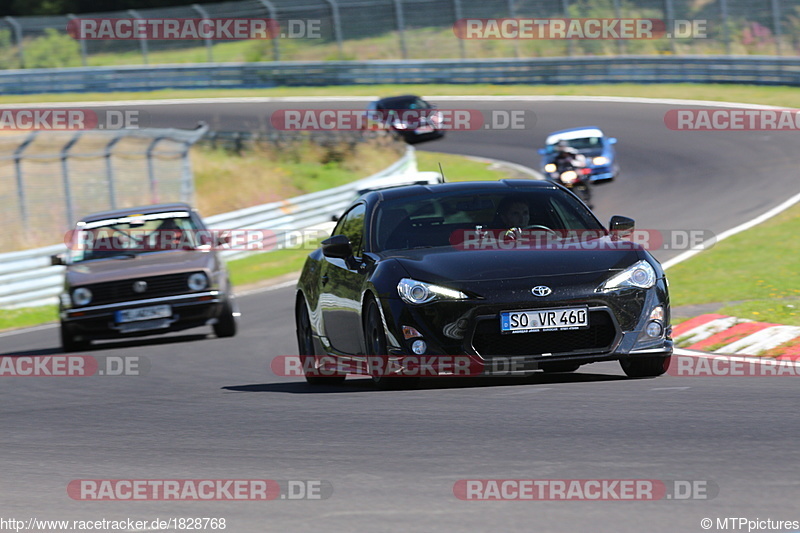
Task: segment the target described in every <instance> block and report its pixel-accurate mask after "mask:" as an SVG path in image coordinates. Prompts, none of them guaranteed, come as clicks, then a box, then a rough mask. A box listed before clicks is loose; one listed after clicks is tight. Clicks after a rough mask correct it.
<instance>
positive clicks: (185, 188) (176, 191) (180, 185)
mask: <svg viewBox="0 0 800 533" xmlns="http://www.w3.org/2000/svg"><path fill="white" fill-rule="evenodd" d="M206 131H207V127H200V128H198V129H197V130H193V131H184V130H175V129H149V130H121V131H117V132H105V131H79V132H71V133H66V132H46V131H32V132H30V133H25V134H3V135H0V227H2V228H3V230H4V231H3V232H2V233H0V249H2V250H5V251H13V250H23V249H27V248H33V247H35V246H41V245H45V244H52V243H53V241H54V237H56V236H58V235H63V234H64V232H65V231H67V230H68V229H70V228H71V227H72V226H73V225H74V223H75V221H76V220H77V218H79V217H80V216H82V215H85V214H88V213H93V212H97V211H103V210H106V209H117V208H123V207H134V206H137V205H146V204H152V203H160V202H172V201H183V202H191V201H192V196H193V179H192V169H191V166H190V164H189V154H188V152H189V148H190V147H191V145H192V144H194V143H195V142H196V141H197V140H198V139H199V138H200V137H201V136H202V135H203V134H204V133H206Z"/></svg>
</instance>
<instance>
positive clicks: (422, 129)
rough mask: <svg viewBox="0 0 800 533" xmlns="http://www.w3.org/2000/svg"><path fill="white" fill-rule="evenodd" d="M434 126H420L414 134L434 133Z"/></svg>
mask: <svg viewBox="0 0 800 533" xmlns="http://www.w3.org/2000/svg"><path fill="white" fill-rule="evenodd" d="M432 132H433V126H420V127H419V128H417V129H415V130H414V133H432Z"/></svg>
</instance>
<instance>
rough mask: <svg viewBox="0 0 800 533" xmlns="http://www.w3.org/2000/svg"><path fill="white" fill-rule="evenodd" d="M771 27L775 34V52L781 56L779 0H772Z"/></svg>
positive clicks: (781, 36)
mask: <svg viewBox="0 0 800 533" xmlns="http://www.w3.org/2000/svg"><path fill="white" fill-rule="evenodd" d="M772 28H773V29H772V33H774V34H775V53H776V54H777V55H779V56H782V55H783V46H782V44H781V39H783V30H782V29H781V2H780V0H772Z"/></svg>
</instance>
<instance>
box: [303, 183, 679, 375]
mask: <svg viewBox="0 0 800 533" xmlns="http://www.w3.org/2000/svg"><path fill="white" fill-rule="evenodd" d="M632 230H633V220H631V219H629V218H625V217H619V216H615V217H612V219H611V224H610V228H609V230H606V229H605V228H604V227H603V226H602V224H601V223H600V222H599V221H598V220H597V218H596V217H595V216H594V215H593V214H592V212H591V211H590V210H589V209H588V208H587V207H586V206H585V205H584V204H583V203H582V202H580V201H579V200H578V198H577V197H576V196H575V195H573V194H572V193H571V192H569V191H568V190H566V189H565V188H563V187H561V186H560V185H556V184H552V183H547V182H542V181H528V180H505V181H499V182H461V183H446V184H440V185H430V186H422V185H414V186H408V187H400V188H396V189H390V190H385V191H375V192H371V193H368V194H366V195H364V196H362V197H361V198H359V199H358V200H357V201H356V202H354V204H353V205H351V206H350V208H349V209H348V210H347V211H346V212H345V214H344V215H343V216H342V218H341V219H340V220H339V222H338V224H337V225H336V228H335V229H334V231H333V235H332V236H331V237H330V238H329V239H327V240H325V241H323V243H322V245H321V247H320V248H319V249H317V250H315V251H314V252H312V253H311V254H310V255H309V257H308V259H307V260H306V263H305V266H304V268H303V272H302V274H301V277H300V280H299V281H298V285H297V296H296V307H295V311H296V313H295V316H296V324H297V338H298V347H299V353H300V357H301V360H302V364H303V368H304V371H305V376H306V379H307V380H308V381H309V382H310V383H315V384H322V383H337V382H341V381H342V380H344V379H345V377H346V374H348V373H356V374H367V375H372V377H373V379H374V380H375V382H376V383H377V384H378V385H379V386H386V387H391V386H398V385H400V384H404V385H407V384H408V383H412V382H413V381H414V378H418V377H420V376H422V377H424V376H429V375H477V374H480V375H491V374H505V373H508V371H509V369H511V370H512V371H513V372H522V373H531V372H532V371H534V370H544V371H557V372H569V371H573V370H576V369H577V368H578V367H579V366H580V365H582V364H586V363H593V362H596V361H607V360H619V361H620V363H621V365H622V368H623V370H624V371H625V373H626V374H627V375H629V376H635V377H647V376H658V375H660V374H663V373H664V372H665V370H666V369H667V367H668V365H669V360H670V356H671V355H672V340H671V337H670V335H671V327H670V310H669V296H668V290H667V280H666V278H665V277H664V272H663V270H662V269H661V266H660V265H659V263H658V262H657V261H656V260H655V259H654V258H653V257H652V256H651V255H650V254H649V253H648V252H647V251H646V250H644V249H642V248H641V247H640V246H638V245H635V244H633V243H632V242H630V241H628V240H625V239H624V238H623V237H624V235H625V234H626V233H629V232H631V231H632Z"/></svg>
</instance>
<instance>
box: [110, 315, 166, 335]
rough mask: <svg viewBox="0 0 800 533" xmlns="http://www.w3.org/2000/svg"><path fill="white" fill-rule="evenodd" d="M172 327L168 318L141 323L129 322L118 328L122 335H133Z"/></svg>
mask: <svg viewBox="0 0 800 533" xmlns="http://www.w3.org/2000/svg"><path fill="white" fill-rule="evenodd" d="M169 326H170V321H169V319H167V318H157V319H155V320H145V321H141V322H128V323H126V324H120V325H119V326H117V330H118V331H119V332H120V333H133V332H135V331H148V330H151V329H164V328H168V327H169Z"/></svg>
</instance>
